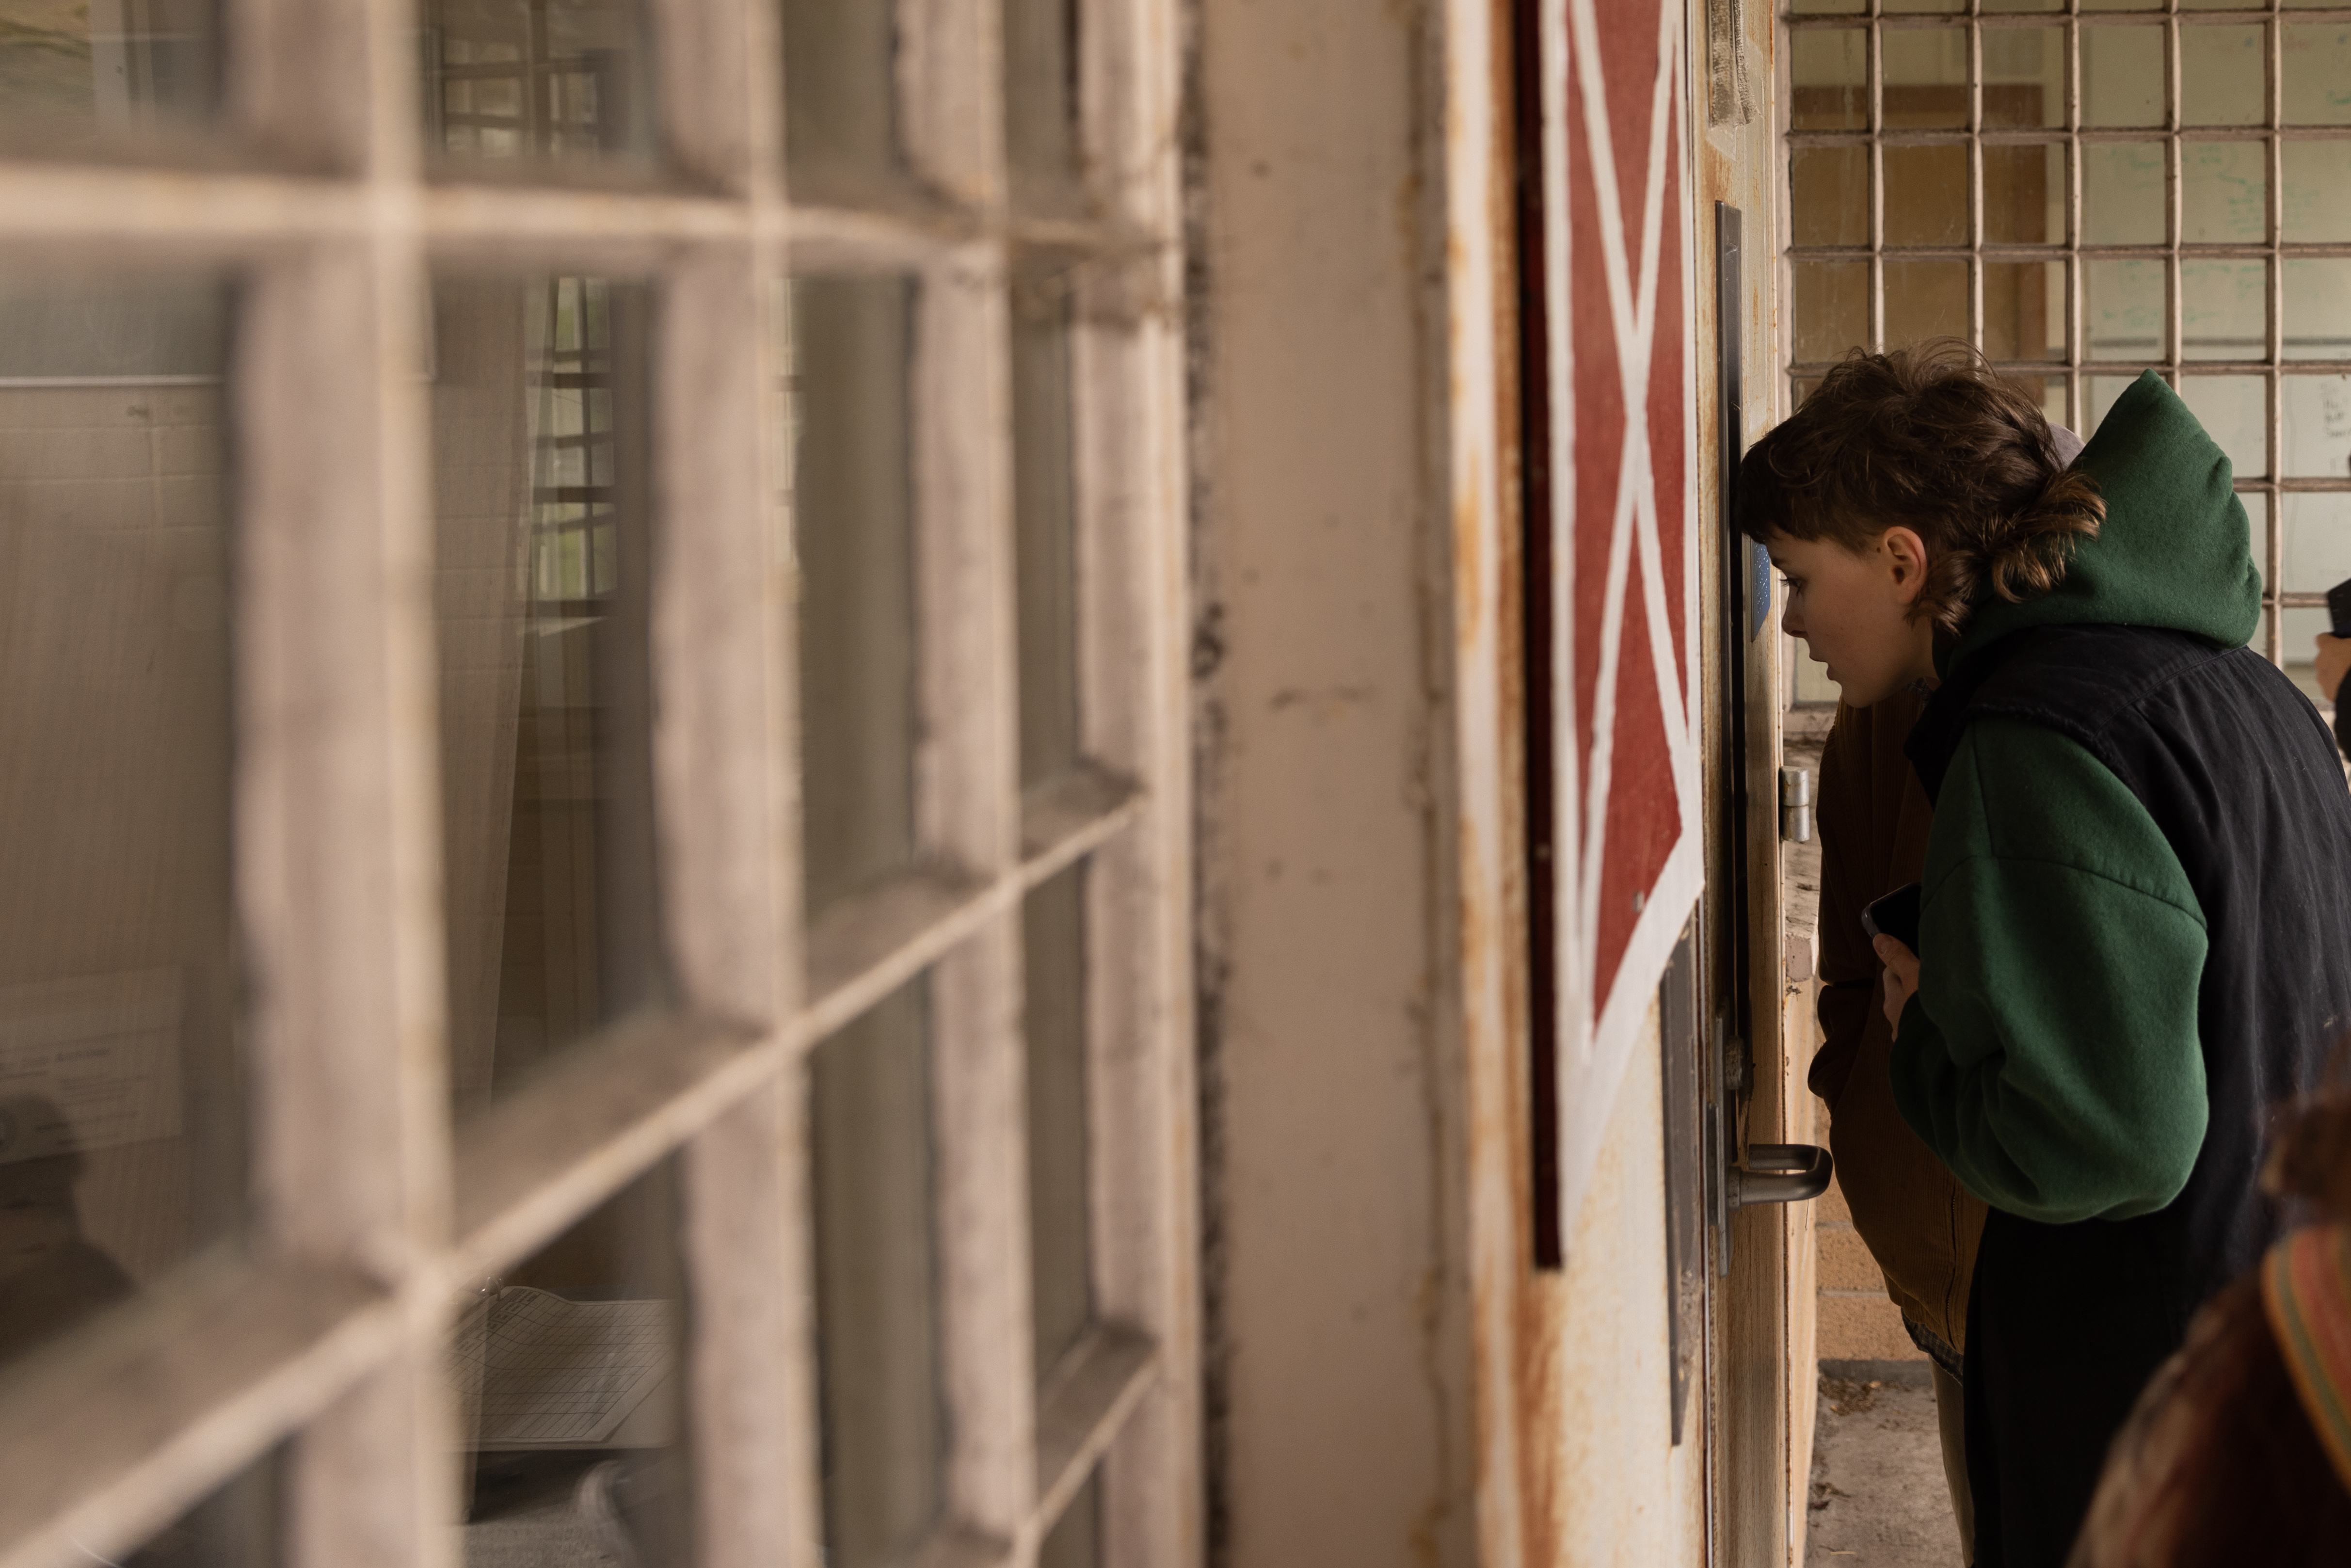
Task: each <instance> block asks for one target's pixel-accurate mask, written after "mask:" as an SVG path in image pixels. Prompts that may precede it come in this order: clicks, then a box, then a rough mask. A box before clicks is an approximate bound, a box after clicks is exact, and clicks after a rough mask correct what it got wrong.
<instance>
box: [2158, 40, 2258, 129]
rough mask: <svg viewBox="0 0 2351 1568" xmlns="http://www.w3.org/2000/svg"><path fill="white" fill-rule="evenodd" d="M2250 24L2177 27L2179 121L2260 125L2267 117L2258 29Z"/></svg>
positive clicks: (2185, 122)
mask: <svg viewBox="0 0 2351 1568" xmlns="http://www.w3.org/2000/svg"><path fill="white" fill-rule="evenodd" d="M2267 31H2268V29H2267V28H2265V27H2261V26H2252V27H2182V28H2180V29H2179V50H2180V54H2181V57H2182V58H2181V62H2180V63H2181V64H2182V66H2184V67H2185V69H2183V70H2181V72H2180V73H2179V121H2180V123H2181V124H2183V125H2260V124H2262V123H2264V122H2265V121H2266V120H2268V119H2269V106H2268V105H2267V104H2266V103H2265V102H2263V100H2262V65H2263V60H2262V56H2263V54H2264V53H2265V50H2264V48H2263V40H2262V34H2264V33H2265V32H2267Z"/></svg>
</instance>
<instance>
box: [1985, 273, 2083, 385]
mask: <svg viewBox="0 0 2351 1568" xmlns="http://www.w3.org/2000/svg"><path fill="white" fill-rule="evenodd" d="M1983 289H1984V341H1983V349H1984V352H1985V353H1986V354H1988V355H1990V356H1991V358H1993V359H1995V360H2062V359H2064V357H2065V264H2064V262H2062V261H2015V262H2011V261H1989V262H1986V263H1985V264H1984V284H1983Z"/></svg>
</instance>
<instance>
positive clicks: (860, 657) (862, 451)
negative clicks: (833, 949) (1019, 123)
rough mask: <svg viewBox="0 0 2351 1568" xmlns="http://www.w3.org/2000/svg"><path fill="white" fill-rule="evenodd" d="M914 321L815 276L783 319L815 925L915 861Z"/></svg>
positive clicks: (903, 311) (859, 282)
mask: <svg viewBox="0 0 2351 1568" xmlns="http://www.w3.org/2000/svg"><path fill="white" fill-rule="evenodd" d="M785 323H786V324H785V330H786V332H787V333H788V335H789V342H788V343H787V345H786V350H785V354H784V356H783V359H784V362H785V364H786V365H787V367H788V373H789V398H788V399H787V402H788V406H789V420H790V430H789V443H788V444H789V450H790V452H791V454H792V456H791V471H790V480H789V499H788V504H789V511H790V516H791V522H792V536H793V540H794V547H793V548H794V552H795V555H796V557H797V559H798V560H799V609H800V627H799V656H800V674H799V688H800V690H799V696H800V757H801V786H800V791H801V822H802V835H803V837H802V850H801V854H802V868H803V875H804V878H805V887H806V897H807V903H808V911H809V914H810V916H811V917H813V916H815V915H819V914H820V913H822V912H823V911H824V910H825V909H826V908H828V907H829V906H831V904H833V903H835V902H836V901H838V900H839V899H840V898H841V897H842V896H844V895H845V894H850V893H853V892H855V891H857V890H858V889H859V888H862V887H865V886H868V885H870V884H871V883H873V882H874V881H876V880H877V879H879V878H881V877H883V876H886V875H888V874H889V873H892V872H894V871H897V870H900V869H902V868H904V866H906V865H907V864H909V863H910V862H912V861H913V859H914V731H915V726H916V722H917V721H916V706H915V685H914V678H915V677H914V647H915V644H914V489H913V481H912V474H913V450H912V445H911V443H912V441H913V410H912V406H911V403H910V402H909V392H908V387H907V367H908V365H909V363H910V362H911V359H912V355H913V353H914V285H913V284H912V283H910V282H909V281H907V280H906V279H904V278H898V277H809V278H802V279H799V281H797V282H795V283H793V284H792V285H791V288H790V306H789V310H788V311H786V312H785Z"/></svg>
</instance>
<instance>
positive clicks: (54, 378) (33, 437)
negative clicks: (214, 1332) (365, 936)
mask: <svg viewBox="0 0 2351 1568" xmlns="http://www.w3.org/2000/svg"><path fill="white" fill-rule="evenodd" d="M229 311H230V298H229V292H228V290H227V288H226V287H225V286H223V285H221V284H218V283H216V282H214V281H211V280H208V279H204V278H202V277H145V278H133V277H110V278H106V279H103V280H101V281H94V282H89V283H67V282H62V281H50V280H40V279H31V278H24V277H12V278H4V279H0V517H5V518H6V527H5V529H0V758H5V766H0V821H5V822H6V823H7V828H8V831H6V832H5V834H0V887H5V889H6V890H7V897H6V898H5V900H0V1219H4V1220H5V1231H0V1241H5V1249H0V1363H5V1362H11V1361H15V1360H17V1359H18V1358H20V1357H22V1356H24V1355H25V1354H27V1353H28V1352H31V1351H34V1350H37V1349H38V1348H39V1347H41V1346H42V1345H44V1344H46V1343H48V1342H49V1341H50V1340H52V1339H54V1338H55V1337H56V1336H57V1335H58V1334H60V1333H64V1332H65V1331H66V1330H68V1329H70V1328H72V1327H74V1326H75V1325H76V1324H78V1323H79V1322H83V1321H84V1320H85V1319H88V1318H89V1317H91V1316H94V1315H95V1314H97V1313H98V1312H100V1311H101V1310H103V1309H105V1308H106V1307H109V1306H110V1305H112V1304H114V1303H115V1302H118V1301H126V1300H128V1299H130V1298H131V1297H134V1296H136V1295H137V1294H138V1293H139V1292H140V1291H141V1289H142V1288H144V1287H145V1286H147V1285H149V1284H152V1283H153V1282H154V1281H158V1280H160V1279H161V1278H162V1277H163V1276H165V1275H167V1274H168V1273H170V1272H171V1271H172V1269H173V1267H174V1266H175V1265H177V1264H179V1263H180V1262H181V1261H182V1260H184V1259H186V1258H187V1257H188V1256H189V1255H190V1254H192V1253H193V1252H195V1251H197V1250H198V1249H203V1248H204V1247H206V1246H208V1245H210V1244H213V1243H215V1242H219V1241H223V1240H225V1239H228V1238H229V1237H231V1236H233V1235H234V1234H235V1232H236V1231H237V1230H238V1229H240V1228H241V1226H242V1220H243V1216H244V1212H245V1191H246V1148H245V1135H246V1118H245V1106H246V1080H245V1066H244V1061H243V1052H242V1051H241V1048H240V1047H241V1039H240V1036H241V1031H240V1030H239V1027H238V1006H237V1001H238V996H239V992H240V988H241V984H242V977H241V976H240V973H239V968H238V955H237V944H236V909H235V899H234V898H233V896H232V893H231V873H230V865H231V861H230V795H229V780H230V758H231V746H232V742H231V736H232V733H233V726H232V710H231V702H230V685H229V669H230V592H231V589H232V585H233V583H234V582H235V573H234V570H233V564H232V549H231V537H230V521H229V497H228V482H227V468H228V458H229V434H228V420H229V403H228V400H227V399H226V397H225V394H224V391H223V387H222V384H221V379H222V375H223V371H224V368H225V363H226V360H227V353H228V335H229Z"/></svg>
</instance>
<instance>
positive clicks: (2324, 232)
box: [2280, 141, 2351, 245]
mask: <svg viewBox="0 0 2351 1568" xmlns="http://www.w3.org/2000/svg"><path fill="white" fill-rule="evenodd" d="M2280 151H2281V152H2282V153H2283V158H2284V169H2283V173H2284V176H2285V199H2284V201H2283V203H2282V204H2281V205H2282V207H2283V212H2282V213H2281V214H2280V216H2281V217H2282V219H2283V224H2284V235H2285V240H2286V243H2287V244H2289V245H2304V244H2321V245H2323V244H2339V243H2341V242H2342V241H2345V240H2351V202H2346V201H2345V200H2344V199H2343V193H2344V192H2346V191H2351V141H2289V142H2287V143H2286V144H2285V145H2284V147H2283V148H2282V149H2281V150H2280Z"/></svg>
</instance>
